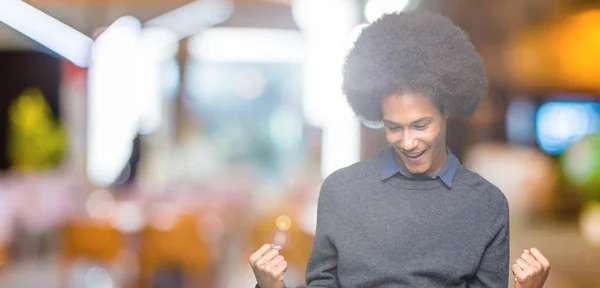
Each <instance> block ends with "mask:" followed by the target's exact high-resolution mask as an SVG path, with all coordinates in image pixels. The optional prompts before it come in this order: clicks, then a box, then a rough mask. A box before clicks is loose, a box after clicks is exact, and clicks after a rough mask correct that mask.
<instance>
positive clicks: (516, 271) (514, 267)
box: [512, 264, 523, 277]
mask: <svg viewBox="0 0 600 288" xmlns="http://www.w3.org/2000/svg"><path fill="white" fill-rule="evenodd" d="M512 272H513V275H515V277H517V276H518V275H519V273H521V272H523V268H521V266H519V265H517V264H513V265H512Z"/></svg>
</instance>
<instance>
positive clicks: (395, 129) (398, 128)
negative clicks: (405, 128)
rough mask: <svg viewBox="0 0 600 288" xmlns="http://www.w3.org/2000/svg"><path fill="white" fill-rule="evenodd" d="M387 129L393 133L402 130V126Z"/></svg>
mask: <svg viewBox="0 0 600 288" xmlns="http://www.w3.org/2000/svg"><path fill="white" fill-rule="evenodd" d="M387 128H388V130H390V131H392V132H395V131H398V130H400V129H402V127H400V126H387Z"/></svg>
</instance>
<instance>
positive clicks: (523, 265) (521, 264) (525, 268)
mask: <svg viewBox="0 0 600 288" xmlns="http://www.w3.org/2000/svg"><path fill="white" fill-rule="evenodd" d="M517 265H519V267H521V269H523V271H528V270H529V269H530V268H529V265H528V264H527V262H525V260H523V259H520V258H519V259H517Z"/></svg>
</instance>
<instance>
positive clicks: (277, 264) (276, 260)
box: [249, 244, 287, 288]
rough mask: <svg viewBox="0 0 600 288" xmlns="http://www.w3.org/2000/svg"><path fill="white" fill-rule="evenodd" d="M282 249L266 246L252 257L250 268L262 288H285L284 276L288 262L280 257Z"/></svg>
mask: <svg viewBox="0 0 600 288" xmlns="http://www.w3.org/2000/svg"><path fill="white" fill-rule="evenodd" d="M279 249H281V247H279V246H275V245H271V244H265V245H263V246H262V247H260V249H258V250H256V252H254V254H252V255H251V256H250V260H249V262H250V266H251V267H252V270H253V271H254V277H256V282H258V286H259V287H260V288H285V284H284V283H283V274H284V273H285V271H286V270H287V262H285V260H284V259H283V256H281V255H279Z"/></svg>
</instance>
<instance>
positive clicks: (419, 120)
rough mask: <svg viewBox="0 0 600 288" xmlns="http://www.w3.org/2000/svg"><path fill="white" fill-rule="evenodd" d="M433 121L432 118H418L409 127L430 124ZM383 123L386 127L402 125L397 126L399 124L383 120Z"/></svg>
mask: <svg viewBox="0 0 600 288" xmlns="http://www.w3.org/2000/svg"><path fill="white" fill-rule="evenodd" d="M433 120H434V119H433V117H423V118H419V119H417V120H415V121H413V122H411V123H410V125H415V124H419V123H424V122H432V121H433ZM383 123H385V124H386V125H393V126H402V124H399V123H396V122H394V121H390V120H387V119H383Z"/></svg>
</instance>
